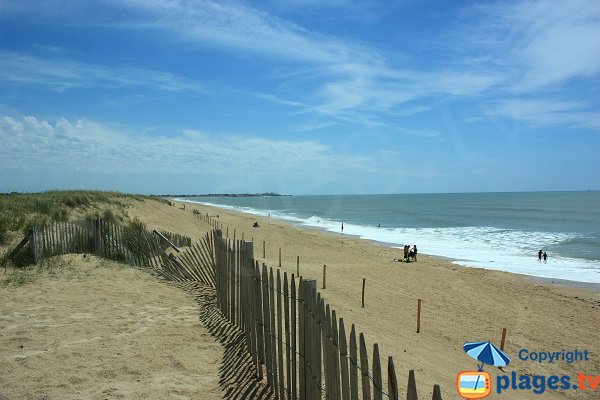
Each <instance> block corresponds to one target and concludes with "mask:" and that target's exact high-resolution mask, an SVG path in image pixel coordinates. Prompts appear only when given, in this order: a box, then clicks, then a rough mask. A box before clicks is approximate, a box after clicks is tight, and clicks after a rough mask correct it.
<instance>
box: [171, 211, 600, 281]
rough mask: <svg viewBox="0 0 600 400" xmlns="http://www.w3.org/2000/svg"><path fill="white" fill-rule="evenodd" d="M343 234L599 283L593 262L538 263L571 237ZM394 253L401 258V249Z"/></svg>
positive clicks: (490, 232)
mask: <svg viewBox="0 0 600 400" xmlns="http://www.w3.org/2000/svg"><path fill="white" fill-rule="evenodd" d="M182 201H185V200H182ZM188 201H189V200H188ZM189 202H191V203H200V202H197V201H189ZM201 204H206V205H210V206H214V207H221V208H225V209H230V210H234V211H241V212H245V213H250V214H255V215H260V216H263V217H266V216H267V215H268V214H270V215H271V217H272V218H277V219H282V220H286V221H290V222H294V223H299V224H301V225H304V226H310V227H315V228H320V229H324V230H327V231H330V232H336V233H340V231H341V222H339V221H333V220H329V219H326V218H321V217H318V216H312V217H310V218H306V219H302V218H298V217H297V216H295V215H289V214H286V213H285V212H282V211H281V210H256V209H252V208H248V207H234V206H224V205H220V204H213V203H206V202H202V203H201ZM344 234H349V235H355V236H358V237H360V238H362V239H368V240H374V241H377V242H381V243H386V244H389V245H392V246H393V247H401V246H403V245H405V244H408V245H411V246H412V245H413V244H416V245H417V248H418V249H419V253H424V254H430V255H435V256H442V257H447V258H450V259H453V260H454V261H453V262H454V263H456V264H459V265H463V266H467V267H479V268H487V269H494V270H499V271H506V272H514V273H518V274H524V275H531V276H537V277H542V278H554V279H566V280H572V281H578V282H591V283H600V262H598V261H590V260H585V259H578V258H568V257H561V256H560V255H558V254H555V253H553V252H550V251H547V254H548V261H547V263H546V264H544V263H541V262H538V261H537V252H538V251H539V250H540V248H542V249H546V248H548V247H550V246H552V245H556V244H559V243H562V242H565V241H567V240H572V239H574V238H575V237H576V236H575V234H569V233H549V232H525V231H517V230H507V229H500V228H495V227H452V228H377V227H369V226H362V225H354V224H348V223H344ZM532 244H535V246H537V247H534V245H532ZM540 246H541V247H540ZM398 255H399V256H401V254H400V250H399V254H398Z"/></svg>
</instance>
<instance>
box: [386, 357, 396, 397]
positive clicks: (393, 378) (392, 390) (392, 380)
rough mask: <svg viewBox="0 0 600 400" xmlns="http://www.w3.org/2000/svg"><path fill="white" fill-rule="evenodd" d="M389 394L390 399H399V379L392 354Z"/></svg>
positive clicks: (389, 358) (389, 361) (389, 368)
mask: <svg viewBox="0 0 600 400" xmlns="http://www.w3.org/2000/svg"><path fill="white" fill-rule="evenodd" d="M388 395H389V396H390V400H398V381H397V380H396V369H395V368H394V360H393V359H392V356H390V357H388Z"/></svg>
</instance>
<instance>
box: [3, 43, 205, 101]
mask: <svg viewBox="0 0 600 400" xmlns="http://www.w3.org/2000/svg"><path fill="white" fill-rule="evenodd" d="M0 80H5V81H9V82H13V83H20V84H32V85H44V86H49V87H52V88H54V89H55V90H61V91H62V90H68V89H75V88H89V87H103V88H112V89H116V88H123V87H130V86H143V87H149V88H152V89H155V90H162V91H186V90H191V91H201V90H202V86H201V85H200V84H198V83H197V82H194V81H192V80H188V79H184V78H181V77H178V76H175V75H173V74H170V73H167V72H160V71H151V70H147V69H142V68H134V67H129V66H111V65H99V64H88V63H79V62H75V61H70V60H66V59H62V58H40V57H36V56H32V55H28V54H22V53H17V52H12V51H3V50H0Z"/></svg>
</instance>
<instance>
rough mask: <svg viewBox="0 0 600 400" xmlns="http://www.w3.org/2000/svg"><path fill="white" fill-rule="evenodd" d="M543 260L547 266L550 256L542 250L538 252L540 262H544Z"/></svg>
mask: <svg viewBox="0 0 600 400" xmlns="http://www.w3.org/2000/svg"><path fill="white" fill-rule="evenodd" d="M542 259H543V260H544V264H546V260H548V255H547V254H546V252H545V251H543V250H540V251H538V262H542Z"/></svg>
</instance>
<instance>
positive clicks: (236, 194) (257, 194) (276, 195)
mask: <svg viewBox="0 0 600 400" xmlns="http://www.w3.org/2000/svg"><path fill="white" fill-rule="evenodd" d="M156 196H157V197H168V198H179V197H292V195H291V194H279V193H273V192H269V193H209V194H159V195H156Z"/></svg>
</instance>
